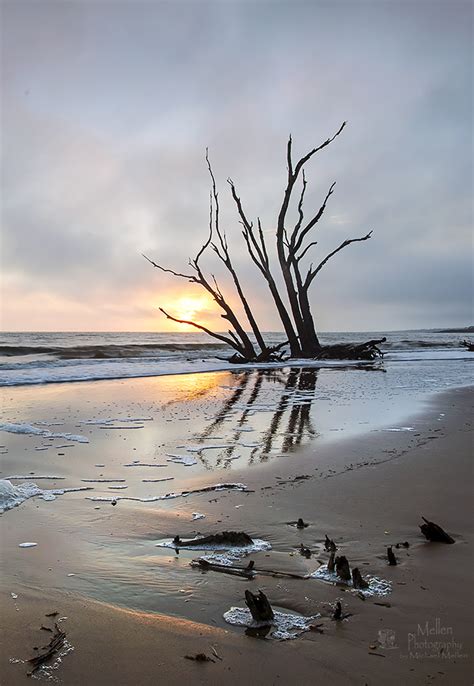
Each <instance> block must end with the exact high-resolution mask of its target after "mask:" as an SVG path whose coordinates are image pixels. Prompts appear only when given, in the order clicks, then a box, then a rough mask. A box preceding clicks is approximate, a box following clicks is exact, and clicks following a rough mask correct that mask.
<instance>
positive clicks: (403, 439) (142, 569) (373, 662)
mask: <svg viewBox="0 0 474 686" xmlns="http://www.w3.org/2000/svg"><path fill="white" fill-rule="evenodd" d="M140 409H143V408H140ZM471 417H472V391H471V390H468V389H459V390H453V391H450V392H448V393H444V394H439V395H437V396H435V397H434V398H433V400H432V401H431V402H430V403H428V404H426V405H425V407H424V409H423V412H422V413H420V414H418V415H417V416H412V417H410V418H409V419H407V423H406V425H405V426H410V427H411V428H412V429H413V430H412V431H406V432H391V431H387V430H384V429H383V428H380V429H377V430H372V431H371V432H370V433H368V434H366V435H358V436H351V437H350V438H348V439H338V440H337V441H336V440H334V441H329V442H322V443H317V442H316V441H315V440H313V442H310V441H309V442H308V443H307V445H306V446H305V447H304V446H303V447H301V448H300V449H299V450H292V451H289V452H288V454H287V455H286V457H285V459H284V460H283V459H281V460H279V459H275V460H273V461H271V460H270V461H269V462H267V463H265V461H261V462H259V463H258V464H257V465H254V466H253V467H252V469H248V468H247V467H245V468H244V467H243V466H242V467H240V468H239V467H238V466H236V468H233V469H232V470H231V480H232V481H236V482H237V481H242V482H244V483H245V484H246V485H247V486H248V488H249V490H251V491H252V492H250V493H241V492H219V493H216V494H206V495H204V494H202V495H196V496H192V497H188V498H186V499H180V500H178V499H176V500H173V501H162V502H158V503H149V504H145V503H136V502H133V501H131V502H126V501H121V502H119V505H118V506H117V507H115V508H112V507H111V505H110V504H109V503H104V504H99V505H98V504H95V503H92V502H91V503H90V507H89V508H87V510H86V511H84V507H83V505H84V500H83V499H84V494H67V495H65V496H62V497H61V498H60V499H58V500H57V501H55V502H54V503H44V502H41V501H38V500H29V501H27V502H26V503H24V504H23V505H21V506H20V507H19V508H17V509H16V510H15V511H14V512H7V513H6V515H4V516H3V517H2V518H1V520H2V521H1V531H2V534H1V535H2V539H1V540H2V551H3V555H2V558H3V559H2V577H3V582H2V587H1V588H2V590H1V597H2V601H1V602H2V617H3V618H4V621H3V622H2V651H1V657H0V659H1V669H0V674H1V675H2V683H5V684H14V685H15V684H22V683H26V682H27V677H26V676H25V672H26V671H27V666H26V665H25V664H22V663H15V664H13V663H10V662H9V660H10V659H11V658H19V659H24V658H25V657H28V656H30V655H31V654H32V647H33V646H34V645H43V643H45V642H47V640H48V639H49V636H47V635H46V632H44V631H40V630H39V626H40V625H41V624H42V623H44V622H45V621H47V620H45V618H44V614H46V613H48V612H51V611H53V610H57V611H59V612H60V615H61V616H67V618H68V619H67V620H65V621H64V623H63V624H62V626H63V627H64V628H65V630H66V631H67V633H68V640H69V641H70V642H71V644H72V646H73V647H74V651H73V652H71V653H70V654H68V655H66V656H65V657H64V659H63V661H62V664H61V665H60V667H59V669H58V671H57V673H56V676H57V677H58V678H59V679H60V680H61V682H62V683H64V684H67V685H68V684H71V685H72V684H84V683H89V684H98V685H101V684H109V683H110V684H112V683H113V684H129V683H133V682H138V683H140V684H152V683H153V684H155V683H157V681H158V682H159V681H160V680H163V681H165V680H166V682H167V683H170V684H178V683H182V681H183V680H188V681H189V682H190V683H195V684H200V683H205V682H209V683H229V684H234V683H235V684H237V683H243V682H244V681H245V680H247V679H249V680H250V679H251V680H252V681H253V682H254V683H257V684H277V683H282V681H283V680H284V679H291V680H292V681H294V682H296V683H298V684H313V683H316V682H317V681H318V679H319V678H321V679H331V680H332V681H333V682H334V683H336V684H363V683H367V684H392V683H393V684H395V683H399V682H400V681H401V682H404V683H409V684H427V683H440V682H442V683H449V684H467V683H471V681H472V678H471V677H472V622H471V617H472V609H473V607H472V592H471V590H470V582H471V577H470V571H471V569H472V561H473V560H472V557H473V556H472V542H473V540H472V539H473V531H472V517H471V507H470V498H471V493H472V462H471V460H472V443H471V440H470V430H471ZM110 433H112V432H110ZM18 440H19V442H21V441H26V439H25V437H19V438H18ZM18 445H19V444H18ZM75 454H79V453H75ZM181 469H186V468H183V467H181ZM156 471H158V470H156ZM37 473H39V471H37ZM2 476H4V475H2ZM298 476H305V477H308V478H304V479H296V480H295V478H296V477H298ZM215 477H216V474H215V473H214V472H213V473H212V474H210V473H207V472H200V473H199V474H197V475H196V476H194V477H193V476H189V477H186V483H187V484H188V485H192V486H193V487H198V486H199V485H203V484H208V483H210V482H214V481H218V480H219V479H220V477H219V479H216V478H215ZM33 478H34V477H33ZM213 495H215V497H213ZM66 499H67V500H66ZM66 503H67V505H66ZM95 507H100V508H101V509H100V510H95V509H94V508H95ZM194 511H199V512H205V514H206V518H205V519H202V520H199V521H198V522H191V513H192V512H194ZM59 513H60V514H61V515H62V519H61V521H58V515H59ZM421 515H424V516H426V517H428V518H430V519H433V520H434V521H437V522H438V523H440V524H441V525H442V526H444V528H446V529H447V530H448V531H449V532H450V533H451V534H452V535H453V536H454V537H455V539H456V544H455V545H453V546H447V545H439V544H438V545H436V544H429V543H427V542H425V541H424V539H423V538H422V536H421V534H420V532H419V529H418V524H419V523H420V522H421V519H420V517H421ZM298 517H303V518H304V519H305V520H306V521H308V522H309V524H310V526H309V527H308V528H306V529H304V531H302V532H300V531H298V530H297V529H295V528H294V527H290V526H288V524H287V522H288V521H290V520H294V519H296V518H298ZM88 528H89V533H88ZM222 529H243V530H245V531H248V533H249V534H250V535H252V536H255V537H259V538H263V539H265V540H267V541H270V542H271V543H272V546H273V549H272V551H271V552H270V553H258V554H256V555H252V559H255V561H256V565H257V567H259V566H260V567H264V566H267V567H270V568H276V569H280V570H293V571H299V572H305V571H306V572H310V571H314V570H315V569H316V568H317V567H318V565H319V563H318V562H317V560H318V559H320V560H322V561H325V560H326V559H327V554H325V553H324V551H323V546H322V541H323V539H324V535H325V534H326V533H327V534H329V536H330V537H331V538H333V539H334V540H335V541H336V542H337V544H338V545H339V547H340V550H341V552H342V553H343V554H345V555H347V557H348V558H349V560H350V562H351V563H352V564H353V565H355V564H357V565H358V566H359V568H360V569H361V571H362V573H363V574H365V573H371V574H375V575H377V576H379V577H380V578H383V579H386V580H388V581H390V582H391V584H392V592H391V594H390V595H389V596H384V597H382V598H378V597H372V598H367V599H366V600H365V601H363V600H361V599H360V598H359V597H358V596H356V595H354V594H352V593H350V592H348V591H344V589H342V588H341V587H336V586H332V585H329V584H326V583H323V582H321V581H317V580H315V579H307V580H296V579H295V580H293V579H275V578H272V577H267V576H259V577H257V579H256V580H254V581H250V582H249V581H246V580H243V579H239V578H233V577H230V576H227V575H224V574H217V573H212V572H208V573H205V574H202V573H201V572H199V571H197V570H194V569H191V568H190V567H189V564H188V563H189V560H190V558H191V557H195V556H196V554H193V555H191V554H186V553H184V551H183V553H181V554H180V556H179V558H177V557H176V556H175V555H174V554H173V553H172V552H169V551H168V552H166V551H165V554H163V550H160V549H157V548H156V546H155V543H156V540H158V539H160V538H163V537H167V536H172V535H174V534H176V533H179V534H180V535H181V536H183V537H184V536H186V535H193V534H195V533H196V531H197V530H199V531H200V532H201V533H203V534H206V533H209V532H214V531H216V530H222ZM92 530H93V534H92ZM27 540H32V541H36V542H38V547H37V548H34V549H29V550H22V549H19V548H18V542H19V541H27ZM405 540H407V541H409V542H410V547H409V548H408V549H407V550H397V551H396V554H397V557H398V558H399V565H397V566H396V567H389V566H388V565H387V564H386V562H385V559H384V554H385V549H386V546H387V545H390V544H392V543H396V542H398V541H405ZM130 541H132V542H133V543H134V544H135V545H136V548H134V549H133V552H131V550H130V547H129V546H130ZM300 542H303V543H304V544H305V545H308V546H310V547H311V548H312V549H313V550H315V551H316V554H315V555H314V556H313V557H312V558H311V559H310V560H305V559H304V558H302V557H301V556H300V555H299V554H298V552H297V547H298V545H299V543H300ZM27 556H29V557H27ZM132 564H133V565H134V568H135V572H136V578H135V579H134V580H133V583H132V582H130V580H129V579H127V583H128V585H127V586H126V589H125V586H124V585H123V584H124V583H125V582H124V578H123V577H124V576H126V569H128V568H129V567H131V565H132ZM122 566H123V568H122ZM71 570H72V571H71ZM70 573H75V574H76V576H74V577H69V576H68V574H70ZM167 578H168V579H169V580H170V581H169V588H168V587H167V586H166V579H167ZM140 579H141V581H142V583H141V584H140ZM157 579H158V580H159V581H158V582H157ZM91 580H92V581H93V583H92V581H91ZM40 588H41V589H42V590H41V591H40V590H38V589H40ZM245 588H250V589H251V590H254V591H255V590H256V589H258V588H261V589H263V590H264V591H265V592H266V593H267V595H268V596H269V598H270V600H271V601H272V603H273V604H274V605H275V606H276V607H278V608H283V609H287V610H290V611H294V612H300V613H301V614H304V615H314V614H316V613H318V612H319V613H321V615H322V619H321V620H317V623H319V622H322V624H323V630H324V633H323V634H319V633H317V632H308V633H305V634H302V635H301V636H300V637H299V638H297V639H295V640H292V641H286V642H283V643H281V642H276V641H270V640H266V641H262V640H258V639H254V638H249V637H247V636H245V635H244V630H243V629H242V628H240V627H231V626H229V625H227V624H226V623H225V622H224V620H223V619H222V615H223V613H224V612H225V611H226V610H228V609H229V607H230V606H231V605H240V606H243V593H244V590H245ZM110 589H112V590H110ZM124 589H125V590H126V592H125V590H124ZM181 591H182V593H181ZM12 592H14V593H15V594H16V595H18V598H12V596H11V593H12ZM121 594H122V595H123V598H122V602H120V597H121ZM155 596H156V603H155V604H153V598H154V597H155ZM93 597H95V598H99V599H100V600H104V598H105V597H108V599H109V601H112V600H113V602H108V603H104V602H96V601H94V600H92V598H93ZM336 600H341V602H342V604H343V607H344V609H345V610H346V611H347V612H351V613H352V616H351V617H350V618H349V619H348V620H346V621H343V622H334V621H332V620H331V619H330V615H331V608H332V606H333V605H334V603H335V602H336ZM186 601H188V602H186ZM376 602H382V603H389V604H390V607H386V606H384V605H376V604H375V603H376ZM185 603H186V604H185ZM125 606H128V608H130V607H134V608H135V610H130V609H128V608H127V607H125ZM156 612H159V613H161V614H156ZM171 615H174V617H173V616H171ZM179 616H180V617H181V618H178V617H179ZM185 618H187V619H185ZM425 634H428V635H425ZM45 635H46V639H45ZM426 640H428V641H429V642H437V643H438V645H436V646H434V647H433V646H426V645H424V644H423V642H424V641H426ZM453 643H455V644H456V645H453ZM440 644H441V645H440ZM442 644H446V645H444V646H443V645H442ZM210 646H214V648H215V650H216V652H217V654H218V655H219V656H220V657H221V658H222V660H219V659H218V658H216V657H215V656H214V654H213V652H212V651H211V649H210ZM441 648H444V649H443V651H442V652H441V654H440V649H441ZM201 651H202V652H206V653H207V654H208V655H209V656H211V657H213V659H214V660H215V662H214V663H206V664H198V663H195V662H192V661H189V660H186V659H185V658H184V655H186V654H195V653H197V652H201Z"/></svg>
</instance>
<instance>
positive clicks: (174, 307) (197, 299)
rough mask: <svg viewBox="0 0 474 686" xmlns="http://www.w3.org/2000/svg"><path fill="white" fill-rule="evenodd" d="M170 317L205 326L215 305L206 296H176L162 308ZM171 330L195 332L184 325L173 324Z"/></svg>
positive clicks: (190, 327)
mask: <svg viewBox="0 0 474 686" xmlns="http://www.w3.org/2000/svg"><path fill="white" fill-rule="evenodd" d="M163 309H165V310H166V311H167V312H169V314H170V315H172V316H173V317H176V319H182V320H183V321H188V322H189V321H191V322H196V323H197V324H202V325H204V326H206V324H207V323H208V319H209V316H210V315H211V316H212V314H214V312H215V304H214V302H213V300H212V299H211V298H210V297H209V296H207V295H201V296H194V295H187V294H186V295H178V296H176V297H174V298H170V299H169V300H168V302H167V303H166V304H165V306H164V307H163ZM173 330H176V331H195V330H196V329H195V328H194V327H192V326H189V325H186V324H175V325H173Z"/></svg>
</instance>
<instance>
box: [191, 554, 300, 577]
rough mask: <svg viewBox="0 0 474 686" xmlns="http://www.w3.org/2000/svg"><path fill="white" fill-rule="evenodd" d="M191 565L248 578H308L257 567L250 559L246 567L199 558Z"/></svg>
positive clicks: (204, 569)
mask: <svg viewBox="0 0 474 686" xmlns="http://www.w3.org/2000/svg"><path fill="white" fill-rule="evenodd" d="M191 567H199V568H200V569H202V570H203V571H213V572H222V573H223V574H231V575H233V576H242V577H245V578H247V579H253V578H254V576H255V575H256V574H261V575H262V576H273V577H275V578H277V579H282V578H283V579H307V578H308V576H307V575H303V574H295V573H293V572H280V571H278V570H277V569H256V567H255V563H254V561H253V560H250V562H249V563H248V565H247V566H246V567H243V566H240V565H223V564H221V563H219V562H209V560H204V559H202V558H198V559H196V560H192V561H191Z"/></svg>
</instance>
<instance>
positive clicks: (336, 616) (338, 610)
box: [332, 601, 342, 621]
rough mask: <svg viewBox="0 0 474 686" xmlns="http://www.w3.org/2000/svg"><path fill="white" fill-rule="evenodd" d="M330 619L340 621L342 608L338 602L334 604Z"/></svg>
mask: <svg viewBox="0 0 474 686" xmlns="http://www.w3.org/2000/svg"><path fill="white" fill-rule="evenodd" d="M332 618H333V619H335V620H336V621H339V620H340V619H342V606H341V603H340V602H339V601H337V603H336V607H335V608H334V613H333V616H332Z"/></svg>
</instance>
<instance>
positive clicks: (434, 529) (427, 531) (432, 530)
mask: <svg viewBox="0 0 474 686" xmlns="http://www.w3.org/2000/svg"><path fill="white" fill-rule="evenodd" d="M422 520H423V521H424V522H425V523H424V524H420V529H421V532H422V533H423V535H424V536H425V538H427V539H428V541H433V542H434V543H454V538H451V536H450V535H449V534H447V533H446V531H444V529H442V528H441V527H440V526H438V524H435V523H434V522H430V521H428V520H427V519H425V517H422Z"/></svg>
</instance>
